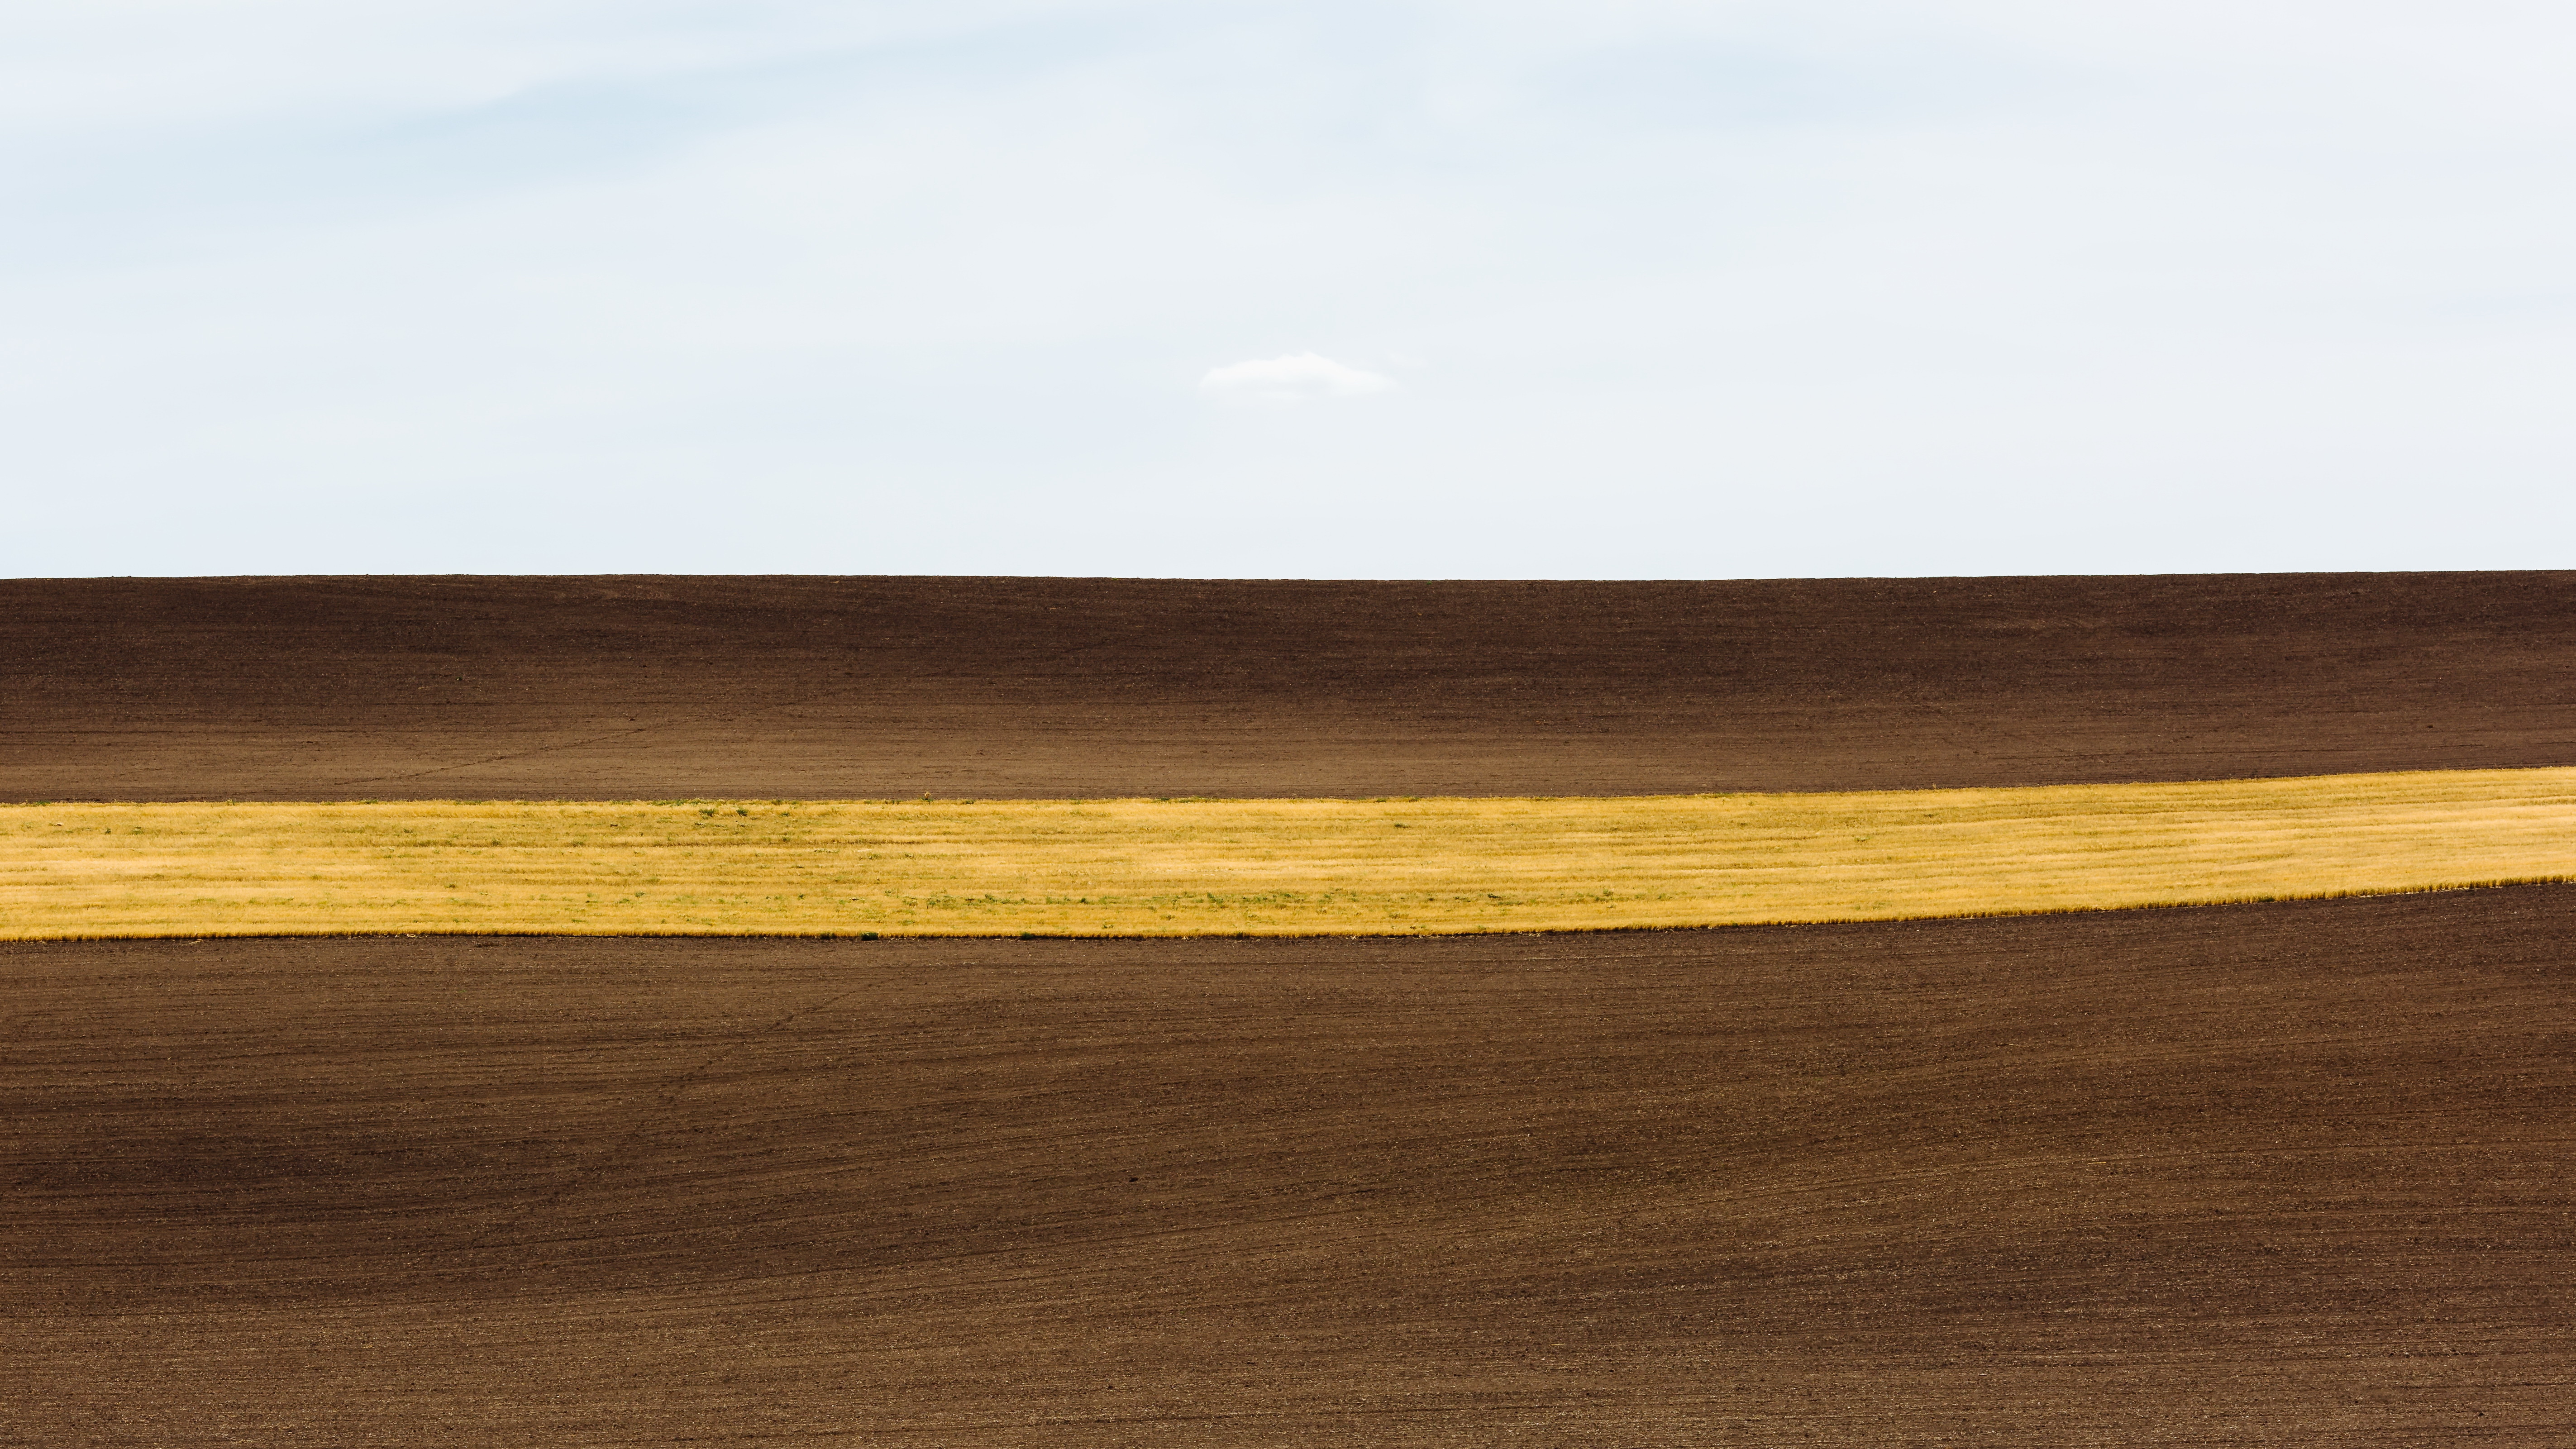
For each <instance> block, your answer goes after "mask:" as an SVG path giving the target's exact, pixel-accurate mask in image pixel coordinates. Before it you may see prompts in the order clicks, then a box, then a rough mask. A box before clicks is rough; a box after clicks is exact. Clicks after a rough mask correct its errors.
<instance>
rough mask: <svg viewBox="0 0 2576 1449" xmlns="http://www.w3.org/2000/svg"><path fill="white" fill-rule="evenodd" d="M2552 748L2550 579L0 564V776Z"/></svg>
mask: <svg viewBox="0 0 2576 1449" xmlns="http://www.w3.org/2000/svg"><path fill="white" fill-rule="evenodd" d="M2567 764H2576V573H2483V574H2432V573H2425V574H2310V575H2226V576H2204V577H2179V576H2178V577H2148V578H2022V579H1923V580H1835V581H1822V582H1818V581H1775V582H1752V583H1315V582H1231V583H1224V582H1174V581H1159V582H1157V581H1141V582H1140V581H1123V580H1062V579H954V578H913V579H902V578H896V579H886V578H872V579H828V578H748V577H746V578H669V577H628V578H609V577H601V578H474V577H457V578H305V579H176V580H171V579H159V580H129V579H87V580H11V581H0V799H10V800H46V799H101V798H110V799H134V800H169V799H227V798H237V799H244V800H274V799H314V800H330V799H365V798H382V799H400V798H409V799H418V798H466V799H488V798H523V799H545V798H577V799H635V798H670V797H678V796H698V797H709V796H718V797H720V796H747V797H757V798H778V797H794V798H807V799H811V798H829V797H843V798H868V799H883V798H894V797H903V798H910V797H914V796H918V795H922V794H931V795H936V796H940V797H943V798H955V797H970V798H987V797H1022V798H1025V797H1049V796H1057V797H1061V796H1075V797H1095V796H1109V795H1228V796H1298V795H1343V796H1349V795H1358V796H1375V795H1405V794H1411V795H1434V794H1448V795H1528V794H1537V795H1577V794H1675V793H1688V792H1696V791H1716V790H1850V789H1898V788H1918V787H1939V786H1951V785H2017V784H2052V783H2080V782H2094V781H2121V780H2180V779H2224V778H2239V777H2245V776H2260V775H2308V774H2328V773H2339V772H2357V771H2376V770H2406V769H2423V768H2437V767H2446V768H2484V767H2501V766H2523V765H2567Z"/></svg>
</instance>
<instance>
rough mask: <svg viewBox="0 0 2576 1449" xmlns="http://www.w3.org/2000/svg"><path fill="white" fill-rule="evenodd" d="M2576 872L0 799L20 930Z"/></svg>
mask: <svg viewBox="0 0 2576 1449" xmlns="http://www.w3.org/2000/svg"><path fill="white" fill-rule="evenodd" d="M2571 875H2576V769H2552V770H2493V771H2441V772H2426V773H2419V774H2393V775H2341V776H2323V777H2317V778H2308V779H2288V780H2252V781H2227V782H2216V783H2203V784H2184V785H2080V786H2052V787H2045V788H2038V789H2013V790H1935V791H1903V792H1877V793H1864V794H1839V795H1719V796H1654V797H1644V798H1632V799H1546V800H1515V799H1496V800H1469V799H1419V800H1381V801H1345V800H1179V801H1151V800H1108V801H1035V802H1032V801H996V802H988V803H975V802H965V801H948V802H937V803H933V802H919V803H892V802H888V803H875V802H778V801H768V802H748V801H724V802H711V801H686V802H662V803H617V804H588V803H525V802H500V803H485V804H472V803H428V804H421V803H401V804H332V805H230V804H180V805H136V804H56V805H44V806H29V805H11V806H0V937H5V938H18V939H27V938H63V937H119V936H170V935H186V936H200V935H245V934H261V935H269V934H281V935H288V934H340V933H350V932H485V931H490V932H547V933H579V934H616V935H628V934H682V935H700V934H705V935H730V934H760V935H768V934H822V933H835V934H843V935H847V934H854V933H861V932H870V931H873V932H878V933H881V934H884V935H1014V934H1018V933H1021V932H1037V933H1041V934H1047V935H1143V936H1169V935H1205V934H1233V933H1238V932H1244V933H1251V934H1254V935H1302V934H1376V933H1389V932H1396V933H1414V932H1458V931H1532V930H1591V929H1601V928H1609V927H1644V926H1703V925H1721V924H1730V923H1746V922H1778V921H1832V920H1872V919H1887V918H1894V917H1911V916H1951V915H1982V914H1995V913H2009V912H2026V911H2063V910H2086V909H2097V908H2104V907H2119V906H2144V905H2163V904H2183V903H2193V902H2216V901H2236V900H2249V899H2264V898H2271V897H2292V896H2318V895H2342V894H2357V893H2370V892H2388V891H2409V890H2426V889H2433V888H2438V887H2444V886H2459V885H2475V884H2490V883H2499V882H2506V881H2525V880H2557V879H2566V878H2568V877H2570V876H2571Z"/></svg>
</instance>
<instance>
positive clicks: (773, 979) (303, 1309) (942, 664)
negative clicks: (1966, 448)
mask: <svg viewBox="0 0 2576 1449" xmlns="http://www.w3.org/2000/svg"><path fill="white" fill-rule="evenodd" d="M655 596H658V597H655ZM2571 605H2576V576H2569V575H2449V576H2441V575H2403V576H2378V577H2373V576H2347V577H2332V578H2329V577H2322V576H2320V577H2305V578H2299V577H2288V578H2238V579H2197V580H2192V579H2131V580H2116V579H2093V580H1973V581H1946V582H1925V583H1888V582H1851V583H1801V584H1786V583H1784V584H1730V585H1605V584H1593V585H1571V584H1568V585H1500V584H1462V585H1427V584H1414V585H1305V584H1271V585H1223V584H1137V583H1096V584H1069V583H1060V582H1059V583H1048V582H1041V581H1017V582H1015V581H993V580H986V581H975V580H944V581H943V580H895V581H885V580H873V581H871V580H670V579H660V580H651V579H626V580H396V579H387V580H318V581H301V582H297V581H267V582H257V581H184V582H167V581H164V582H153V583H141V582H96V583H69V584H42V583H25V582H19V583H7V584H0V728H5V729H6V730H7V731H8V733H7V734H6V736H0V796H7V797H15V798H68V797H79V796H87V797H93V798H95V797H102V796H105V797H123V798H135V797H144V796H154V795H158V796H163V797H174V796H175V797H186V796H206V795H230V796H237V797H241V798H257V797H261V796H267V797H272V798H297V797H301V798H312V797H316V796H324V797H328V796H332V795H341V796H370V795H372V796H376V797H379V798H389V797H393V796H396V795H401V794H415V795H487V794H488V795H504V794H521V795H577V794H590V795H620V794H666V793H667V794H684V793H685V794H719V793H744V794H752V793H757V794H763V795H834V794H861V795H867V794H874V795H893V794H917V793H921V792H924V791H927V792H930V793H937V794H977V795H1004V794H1031V795H1046V794H1081V793H1101V794H1105V793H1170V794H1179V793H1193V792H1195V793H1258V794H1275V793H1343V794H1386V793H1406V794H1430V793H1442V792H1455V791H1467V790H1483V791H1493V792H1496V793H1538V792H1553V791H1564V792H1575V791H1594V790H1605V791H1606V790H1621V791H1625V790H1678V789H1703V788H1727V787H1732V788H1746V787H1762V786H1769V787H1790V786H1812V787H1837V788H1851V787H1875V786H1891V785H1921V784H1984V783H2016V782H2023V781H2033V780H2088V779H2122V778H2176V777H2188V776H2206V775H2228V774H2269V773H2281V772H2293V771H2319V770H2359V769H2391V768H2407V767H2423V766H2460V765H2563V764H2576V711H2571V709H2570V705H2571V704H2572V703H2576V675H2571V673H2570V670H2569V669H2568V667H2567V666H2568V665H2569V664H2571V663H2576V607H2571ZM871 631H873V632H871ZM835 670H838V671H839V673H837V674H835V673H834V671H835ZM451 676H461V677H459V678H451ZM450 683H452V684H453V685H454V686H455V687H454V688H444V687H442V686H445V685H448V684H450ZM835 691H838V692H835ZM620 710H625V711H629V712H631V717H629V718H626V719H624V720H622V721H620V720H618V719H616V718H615V716H616V714H617V712H618V711H620ZM1559 716H1564V718H1562V719H1560V718H1559ZM612 724H614V725H618V726H619V727H620V728H622V729H624V730H625V731H626V732H625V733H623V734H619V733H615V732H613V731H612V730H611V729H609V728H607V727H606V726H609V725H612ZM1131 726H1132V728H1131ZM308 742H309V743H308ZM478 761H479V762H480V763H477V762H478ZM371 771H372V772H374V773H373V774H369V773H368V772H371ZM2571 938H2576V887H2562V886H2535V887H2522V888H2514V889H2506V890H2494V891H2479V892H2461V893H2452V894H2442V895H2426V896H2414V897H2398V898H2382V899H2375V900H2347V901H2335V902H2305V903H2282V904H2274V905H2265V906H2241V907H2223V908H2208V909H2193V910H2166V911H2145V912H2134V913H2123V914H2101V915H2082V916H2060V917H2034V918H2022V919H2012V920H1988V921H1950V922H1918V923H1893V924H1875V925H1865V926H1838V927H1804V928H1771V929H1745V930H1722V931H1694V932H1669V933H1638V934H1614V935H1594V936H1553V937H1551V936H1523V937H1504V936H1494V937H1472V938H1435V939H1413V940H1402V939H1387V940H1339V941H1250V940H1211V941H1160V942H1073V941H1004V942H989V941H986V942H936V941H910V942H897V941H882V942H860V941H833V942H824V941H802V942H798V941H746V940H706V941H685V940H652V941H619V940H585V939H512V940H476V939H471V938H392V939H382V938H379V939H353V940H338V941H332V940H274V941H212V942H204V943H192V942H186V941H155V942H126V943H32V944H31V943H21V944H15V945H6V946H0V981H5V982H6V988H7V989H6V993H5V996H0V1023H6V1035H5V1038H4V1039H5V1042H6V1047H7V1050H6V1053H5V1055H0V1443H26V1444H30V1445H48V1446H50V1445H93V1444H134V1445H182V1446H199V1445H216V1444H260V1445H287V1446H302V1445H312V1446H325V1445H328V1446H339V1445H393V1444H405V1445H409V1444H421V1445H451V1444H452V1445H476V1446H481V1445H601V1446H606V1445H680V1444H743V1445H781V1446H809V1445H824V1444H871V1445H880V1444H881V1445H898V1446H910V1445H923V1446H927V1445H949V1444H955V1445H1068V1446H1094V1445H1096V1446H1112V1445H1122V1446H1123V1445H1200V1444H1208V1445H1331V1444H1353V1445H1360V1444H1390V1445H1393V1444H1404V1445H1431V1444H1455V1445H1462V1446H1468V1445H1472V1446H1500V1445H1544V1446H1557V1445H1565V1446H1615V1445H1636V1446H1664V1445H1701V1444H1709V1445H1732V1444H1741V1445H1773V1444H1808V1443H1812V1444H1824V1445H1871V1446H1879V1445H1887V1446H1894V1445H1925V1444H1994V1445H2006V1444H2010V1445H2027V1444H2100V1445H2128V1444H2188V1443H2198V1444H2247V1443H2254V1444H2277V1445H2301V1446H2310V1445H2353V1446H2358V1445H2374V1446H2376V1445H2389V1444H2399V1445H2413V1444H2443V1445H2449V1444H2480V1445H2484V1444H2499V1445H2505V1444H2509V1445H2563V1444H2567V1443H2570V1442H2576V947H2571V945H2570V941H2571Z"/></svg>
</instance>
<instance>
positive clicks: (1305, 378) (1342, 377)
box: [1199, 352, 1395, 402]
mask: <svg viewBox="0 0 2576 1449" xmlns="http://www.w3.org/2000/svg"><path fill="white" fill-rule="evenodd" d="M1394 390H1395V379H1394V378H1391V377H1388V376H1386V375H1384V374H1382V373H1375V372H1369V371H1366V370H1364V369H1361V368H1357V367H1353V366H1351V365H1349V364H1348V363H1342V362H1335V361H1334V360H1333V359H1331V358H1329V357H1325V356H1322V355H1320V354H1318V353H1313V352H1292V353H1289V354H1288V355H1287V356H1285V357H1258V358H1254V359H1252V360H1251V361H1248V362H1238V363H1235V364H1233V365H1232V366H1228V367H1220V368H1216V369H1213V370H1212V371H1210V372H1209V373H1208V375H1207V376H1205V377H1203V378H1200V379H1199V391H1200V392H1201V393H1202V394H1204V395H1206V396H1208V397H1212V398H1224V399H1228V400H1244V401H1251V402H1303V401H1304V400H1306V399H1308V398H1317V397H1365V396H1367V395H1368V394H1370V393H1377V392H1393V391H1394Z"/></svg>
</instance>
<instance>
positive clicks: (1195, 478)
mask: <svg viewBox="0 0 2576 1449" xmlns="http://www.w3.org/2000/svg"><path fill="white" fill-rule="evenodd" d="M2570 74H2576V11H2571V10H2570V9H2568V8H2567V7H2566V6H2564V5H2559V4H2541V3H2503V0H2444V3H2441V4H2434V3H2430V0H2421V3H2406V4H2394V3H2379V0H2338V3H2332V4H2327V3H2283V0H2228V3H2223V4H2222V3H2215V0H2158V3H2154V4H2147V3H2127V4H2089V5H2068V4H2065V3H2062V0H2058V3H2042V0H1885V3H1868V0H1804V3H1796V4H1788V3H1781V4H1753V3H1745V4H1736V3H1681V0H1673V3H1655V0H1583V3H1547V0H1476V3H1466V0H1370V3H1366V4H1359V3H1349V4H1345V3H1338V0H1301V3H1294V4H1279V3H1231V0H1189V3H1154V0H1134V3H1117V0H1096V3H1093V0H938V3H927V0H923V3H909V4H883V3H870V0H840V3H829V4H826V3H819V0H815V3H806V0H721V3H700V0H618V3H606V0H508V3H500V0H372V3H369V4H367V5H363V6H353V5H349V4H346V3H344V0H327V3H326V0H83V3H80V4H77V5H71V4H63V3H59V0H0V221H5V225H0V575H5V576H11V577H59V576H88V575H116V574H136V575H158V574H279V573H594V572H679V573H752V572H779V573H835V574H846V573H911V574H921V573H962V574H1063V575H1122V576H1159V577H1334V578H1342V577H1408V578H1479V577H1481V578H1519V577H1528V578H1755V577H1847V576H1862V575H1950V574H2023V573H2163V572H2202V571H2236V570H2263V571H2271V570H2311V569H2442V568H2542V567H2567V566H2571V565H2576V548H2571V542H2576V502H2571V493H2576V489H2572V488H2571V484H2576V410H2571V408H2570V402H2571V400H2576V86H2571V85H2569V84H2568V83H2567V77H2568V76H2569V75H2570Z"/></svg>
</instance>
